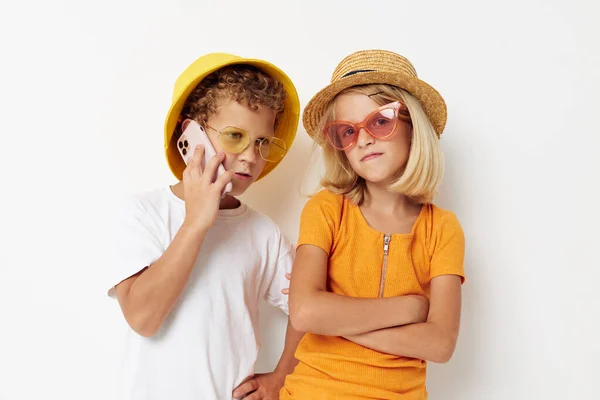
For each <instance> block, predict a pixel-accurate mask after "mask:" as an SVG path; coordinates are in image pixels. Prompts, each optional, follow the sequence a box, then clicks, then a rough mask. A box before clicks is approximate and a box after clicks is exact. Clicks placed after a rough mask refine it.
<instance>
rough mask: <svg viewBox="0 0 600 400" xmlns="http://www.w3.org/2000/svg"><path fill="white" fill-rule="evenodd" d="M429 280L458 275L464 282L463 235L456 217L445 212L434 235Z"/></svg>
mask: <svg viewBox="0 0 600 400" xmlns="http://www.w3.org/2000/svg"><path fill="white" fill-rule="evenodd" d="M434 238H435V244H434V247H433V255H432V257H431V272H430V279H433V278H435V277H436V276H441V275H458V276H460V277H461V280H462V282H463V283H464V281H465V270H464V259H465V235H464V233H463V230H462V227H461V225H460V223H459V222H458V219H457V218H456V215H454V214H453V213H450V212H446V213H445V214H444V215H443V216H442V217H441V219H440V223H439V226H438V227H437V229H436V233H435V236H434Z"/></svg>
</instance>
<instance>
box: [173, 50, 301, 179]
mask: <svg viewBox="0 0 600 400" xmlns="http://www.w3.org/2000/svg"><path fill="white" fill-rule="evenodd" d="M211 56H212V57H213V58H214V59H215V60H214V61H211V62H207V64H208V65H202V66H200V67H198V68H192V69H191V70H189V71H186V72H184V76H183V78H180V79H181V80H182V81H183V82H182V83H179V84H178V85H177V87H176V89H175V93H174V95H173V101H172V103H171V107H170V108H169V111H168V113H167V116H166V118H165V125H164V150H165V156H166V158H167V163H168V165H169V168H170V170H171V172H172V173H173V175H175V177H176V178H177V179H178V180H182V179H183V171H184V170H185V168H186V165H185V162H184V161H183V159H182V158H181V155H180V154H179V151H178V150H177V145H176V143H174V139H173V133H174V131H175V127H176V125H177V121H178V119H179V115H180V114H181V111H182V109H183V106H184V104H185V101H186V100H187V98H188V96H189V95H190V93H191V92H192V91H193V90H194V89H195V88H196V86H198V84H199V83H200V82H201V81H202V80H203V79H204V78H205V77H206V76H208V75H209V74H211V73H212V72H215V71H216V70H218V69H221V68H223V67H226V66H229V65H238V64H242V65H252V66H254V67H257V68H258V69H260V70H262V71H263V72H265V73H267V74H269V75H270V76H271V77H273V78H275V79H277V80H278V81H279V82H281V83H282V84H283V87H284V89H285V91H286V98H285V100H284V110H283V112H282V114H281V115H280V116H279V120H278V123H277V127H276V129H275V136H276V137H278V138H280V139H282V140H283V141H284V142H285V144H286V148H287V152H289V150H290V148H291V147H292V144H293V143H294V138H295V136H296V131H297V129H298V121H299V119H300V100H299V97H298V92H297V91H296V87H295V86H294V84H293V82H292V80H291V79H290V78H289V77H288V76H287V75H286V74H285V73H284V72H283V71H282V70H281V69H279V68H278V67H276V66H275V65H273V64H271V63H269V62H267V61H265V60H259V59H249V58H242V57H238V56H234V55H231V54H225V53H215V54H213V55H211ZM284 158H285V157H284ZM282 160H283V158H282V159H281V160H279V161H277V162H268V163H266V164H265V166H264V168H263V170H262V172H261V174H260V175H259V176H258V178H257V179H256V180H257V181H258V180H260V179H262V178H264V177H265V176H266V175H268V174H269V173H270V172H271V171H273V170H274V169H275V168H276V167H277V165H279V163H280V162H281V161H282Z"/></svg>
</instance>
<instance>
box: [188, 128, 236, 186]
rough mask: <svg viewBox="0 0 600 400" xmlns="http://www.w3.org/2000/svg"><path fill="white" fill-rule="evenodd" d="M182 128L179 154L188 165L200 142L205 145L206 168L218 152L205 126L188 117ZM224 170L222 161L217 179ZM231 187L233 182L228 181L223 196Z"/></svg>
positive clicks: (204, 165)
mask: <svg viewBox="0 0 600 400" xmlns="http://www.w3.org/2000/svg"><path fill="white" fill-rule="evenodd" d="M181 129H182V131H183V133H182V134H181V137H180V138H179V140H177V149H178V150H179V154H181V157H182V158H183V161H185V164H186V165H187V164H188V163H189V162H190V161H191V160H192V157H193V156H194V150H196V146H198V145H199V144H201V145H203V146H204V159H203V160H202V161H201V162H202V170H204V168H205V167H206V164H207V163H208V161H209V160H210V159H211V158H213V157H214V156H215V155H216V154H217V152H216V151H215V148H214V147H213V145H212V143H211V141H210V138H209V137H208V135H207V134H206V131H205V130H204V128H203V127H202V126H200V125H199V124H198V123H197V122H196V121H194V120H192V119H186V120H185V121H183V122H182V123H181ZM224 172H225V167H224V166H223V163H220V164H219V167H218V168H217V176H216V177H215V179H217V178H218V177H219V176H220V175H221V174H223V173H224ZM213 182H214V181H213ZM231 187H232V185H231V182H228V183H227V185H225V187H224V188H223V191H222V192H221V197H224V196H225V194H227V193H229V192H231Z"/></svg>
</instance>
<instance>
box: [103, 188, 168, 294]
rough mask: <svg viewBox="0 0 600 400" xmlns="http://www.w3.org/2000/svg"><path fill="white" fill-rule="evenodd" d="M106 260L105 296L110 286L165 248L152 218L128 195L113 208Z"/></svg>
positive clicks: (147, 265)
mask: <svg viewBox="0 0 600 400" xmlns="http://www.w3.org/2000/svg"><path fill="white" fill-rule="evenodd" d="M109 229H110V234H111V237H110V238H109V240H108V243H109V244H108V246H109V249H108V251H107V253H108V259H107V263H108V264H109V265H108V266H107V271H108V276H107V283H108V295H109V296H111V297H114V295H115V291H114V287H115V286H116V285H117V284H119V283H121V282H122V281H124V280H125V279H127V278H129V277H131V276H133V275H135V274H137V273H138V272H140V271H141V270H143V269H144V268H146V267H149V266H150V265H151V264H153V263H154V262H155V261H156V260H158V259H159V258H160V257H161V256H162V254H163V253H164V251H165V249H164V248H163V246H162V243H161V240H160V233H159V229H158V228H157V226H156V221H154V220H153V219H152V217H151V216H150V215H149V214H148V213H147V211H146V210H145V209H144V208H143V206H142V205H141V204H140V202H139V200H137V199H136V198H135V197H131V198H129V199H127V200H125V201H122V202H121V204H120V205H119V206H118V207H117V208H116V210H115V212H114V217H113V219H112V221H111V224H110V227H109Z"/></svg>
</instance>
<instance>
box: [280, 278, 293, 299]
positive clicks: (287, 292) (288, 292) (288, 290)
mask: <svg viewBox="0 0 600 400" xmlns="http://www.w3.org/2000/svg"><path fill="white" fill-rule="evenodd" d="M285 277H286V278H287V280H288V281H289V280H291V279H292V274H285ZM281 293H283V294H290V288H289V287H288V288H285V289H282V290H281Z"/></svg>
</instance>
